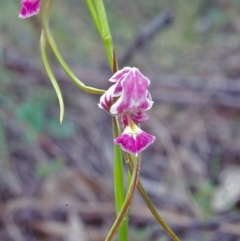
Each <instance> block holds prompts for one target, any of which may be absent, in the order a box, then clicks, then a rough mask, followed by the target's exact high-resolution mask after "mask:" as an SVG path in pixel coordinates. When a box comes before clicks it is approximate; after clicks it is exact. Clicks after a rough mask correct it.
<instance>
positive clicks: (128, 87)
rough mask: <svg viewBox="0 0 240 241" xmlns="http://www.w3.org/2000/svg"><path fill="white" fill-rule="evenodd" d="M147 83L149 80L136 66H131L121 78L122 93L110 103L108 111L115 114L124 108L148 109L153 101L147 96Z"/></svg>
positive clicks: (124, 109)
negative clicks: (114, 101)
mask: <svg viewBox="0 0 240 241" xmlns="http://www.w3.org/2000/svg"><path fill="white" fill-rule="evenodd" d="M149 84H150V80H149V79H148V78H147V77H145V76H144V75H143V74H142V73H141V72H140V71H139V70H138V69H137V68H132V69H131V71H130V72H128V74H126V75H125V76H124V78H123V79H122V80H121V85H122V94H121V96H120V98H119V99H118V100H117V101H116V103H115V104H114V105H112V107H111V109H110V112H111V113H112V114H114V115H115V114H118V113H122V112H124V111H126V110H134V109H141V110H149V109H150V108H151V107H152V105H153V101H152V100H151V99H149V98H148V96H149V92H148V90H147V88H148V86H149Z"/></svg>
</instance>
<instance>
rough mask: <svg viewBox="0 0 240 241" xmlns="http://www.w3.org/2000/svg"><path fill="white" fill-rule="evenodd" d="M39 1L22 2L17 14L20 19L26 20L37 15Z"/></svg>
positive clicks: (25, 0)
mask: <svg viewBox="0 0 240 241" xmlns="http://www.w3.org/2000/svg"><path fill="white" fill-rule="evenodd" d="M40 1H41V0H22V2H21V4H22V8H21V10H20V13H19V17H20V18H28V17H31V16H33V15H35V14H37V13H38V12H39V10H40Z"/></svg>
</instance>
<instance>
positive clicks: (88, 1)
mask: <svg viewBox="0 0 240 241" xmlns="http://www.w3.org/2000/svg"><path fill="white" fill-rule="evenodd" d="M86 4H87V6H88V9H89V12H90V14H91V16H92V19H93V22H94V23H95V26H96V28H97V30H98V32H99V34H100V35H101V26H100V23H99V19H98V15H97V12H96V8H95V6H94V4H93V1H92V0H86Z"/></svg>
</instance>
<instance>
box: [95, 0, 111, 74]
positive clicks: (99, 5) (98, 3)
mask: <svg viewBox="0 0 240 241" xmlns="http://www.w3.org/2000/svg"><path fill="white" fill-rule="evenodd" d="M93 2H94V5H95V8H96V11H97V16H98V22H99V24H100V35H101V37H102V40H103V43H104V46H105V49H106V52H107V56H108V62H109V65H110V67H111V70H113V41H112V36H111V32H110V29H109V25H108V20H107V15H106V11H105V7H104V4H103V1H102V0H93Z"/></svg>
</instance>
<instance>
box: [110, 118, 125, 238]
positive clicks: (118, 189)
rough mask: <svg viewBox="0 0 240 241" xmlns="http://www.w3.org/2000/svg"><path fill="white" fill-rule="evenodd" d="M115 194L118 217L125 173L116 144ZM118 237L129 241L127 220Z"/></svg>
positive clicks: (115, 125)
mask: <svg viewBox="0 0 240 241" xmlns="http://www.w3.org/2000/svg"><path fill="white" fill-rule="evenodd" d="M112 126H113V138H114V139H115V138H116V137H117V136H118V124H117V120H116V118H115V117H113V118H112ZM114 194H115V206H116V216H118V215H119V213H120V211H121V208H122V206H123V203H124V198H125V195H124V172H123V159H122V150H121V148H120V146H118V145H115V144H114ZM118 237H119V240H120V241H127V239H128V222H127V219H126V220H123V222H122V224H121V225H120V227H119V229H118Z"/></svg>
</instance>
